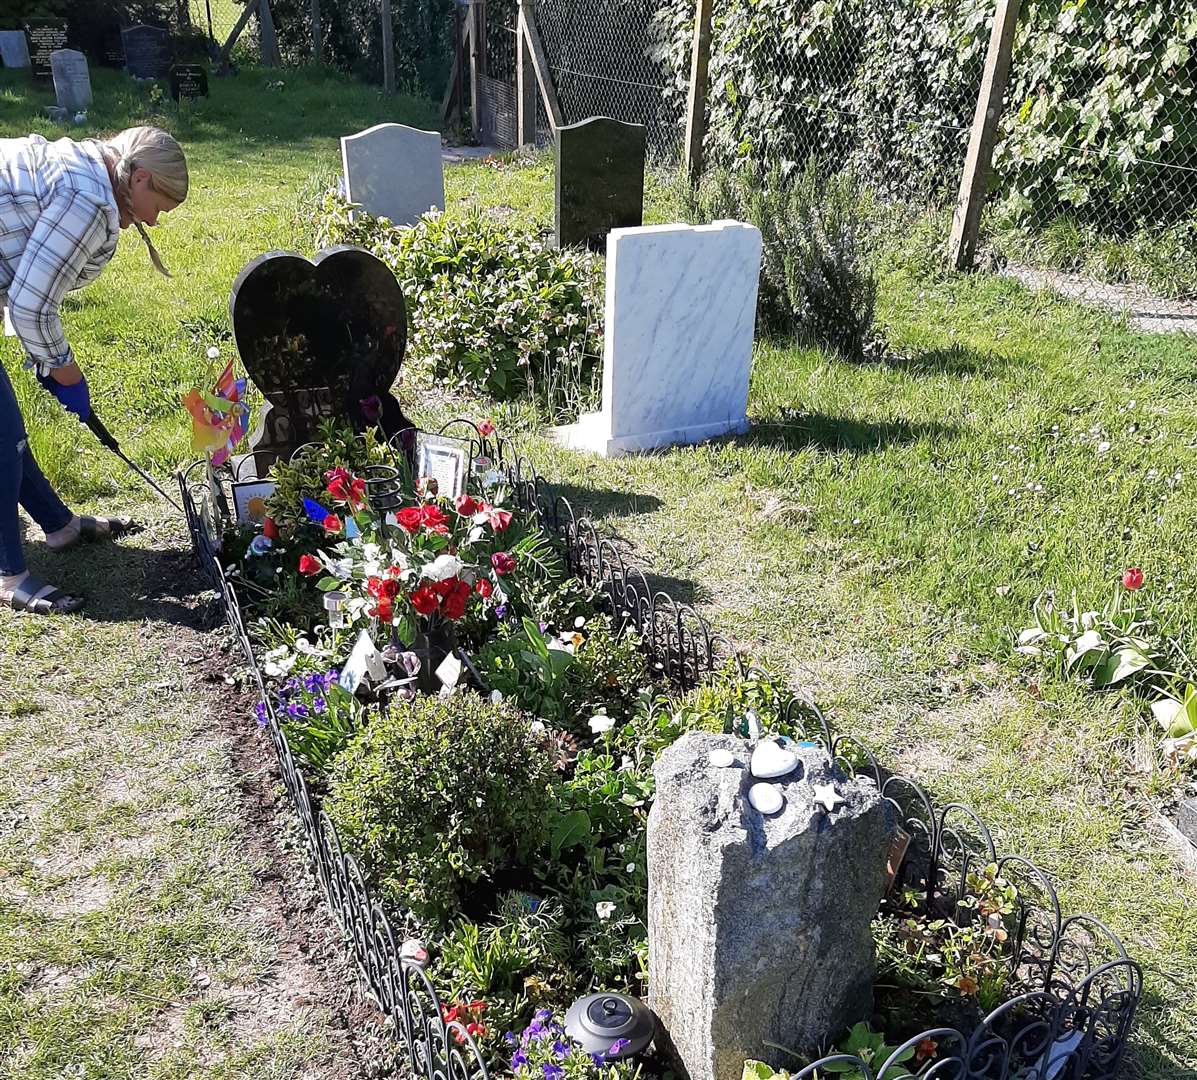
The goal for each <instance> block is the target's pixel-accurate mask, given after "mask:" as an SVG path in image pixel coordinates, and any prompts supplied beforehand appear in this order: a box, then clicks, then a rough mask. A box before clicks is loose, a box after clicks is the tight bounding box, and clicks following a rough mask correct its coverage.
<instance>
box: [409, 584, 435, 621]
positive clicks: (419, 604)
mask: <svg viewBox="0 0 1197 1080" xmlns="http://www.w3.org/2000/svg"><path fill="white" fill-rule="evenodd" d="M439 604H440V597H438V596H437V595H436V592H435V591H434V590H432V589H430V588H429V587H428V586H427V585H421V586H420V587H419V588H418V589H416V591H415V592H413V593H412V594H411V606H412V607H414V608H415V609H416V611H418V612H419V613H420V614H421V615H431V614H432V613H433V612H434V611H436V609H437V606H438V605H439Z"/></svg>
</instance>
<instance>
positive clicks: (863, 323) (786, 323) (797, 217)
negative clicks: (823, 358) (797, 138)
mask: <svg viewBox="0 0 1197 1080" xmlns="http://www.w3.org/2000/svg"><path fill="white" fill-rule="evenodd" d="M862 202H863V196H862V194H861V192H860V190H859V189H858V187H857V185H856V183H855V182H854V180H853V179H852V178H851V177H850V176H849V175H848V174H846V173H841V174H839V175H835V176H824V175H823V174H822V173H821V172H820V170H819V169H818V168H817V167H816V165H815V164H814V163H813V162H812V163H809V164H808V165H807V166H806V167H805V168H804V169H802V170H800V171H798V172H796V173H792V174H790V175H786V174H785V173H783V172H782V170H781V169H780V168H779V167H777V166H774V167H772V168H770V169H769V170H767V171H766V170H762V169H752V168H744V169H740V170H730V169H720V170H716V171H715V172H714V173H712V174H711V175H710V176H709V177H708V179H707V180H706V181H705V182H704V183H703V184H701V185H700V186H699V187H698V188H697V189H696V190H695V191H694V192H693V195H692V216H694V217H695V218H697V219H699V220H701V221H715V220H718V219H720V218H736V219H738V220H741V221H750V222H752V224H753V225H755V226H756V227H757V228H758V229H760V230H761V235H762V238H763V240H764V251H763V254H762V256H761V285H760V298H759V302H758V307H757V311H758V316H759V322H760V327H761V329H762V330H763V331H764V332H765V333H767V334H769V335H771V336H774V337H783V338H789V337H797V338H800V339H803V340H806V341H809V342H811V343H814V344H817V345H822V346H824V347H825V348H828V349H831V350H832V351H833V352H835V353H838V354H839V355H840V356H843V357H845V358H847V359H856V358H859V357H861V356H862V355H863V354H864V352H865V348H866V346H867V345H869V344H870V339H871V335H872V329H873V315H874V308H875V306H876V301H877V281H876V278H875V277H874V275H873V272H872V270H871V269H870V267H869V266H868V264H867V260H866V259H865V255H864V251H863V246H864V245H863V233H864V228H865V216H864V213H863V208H862Z"/></svg>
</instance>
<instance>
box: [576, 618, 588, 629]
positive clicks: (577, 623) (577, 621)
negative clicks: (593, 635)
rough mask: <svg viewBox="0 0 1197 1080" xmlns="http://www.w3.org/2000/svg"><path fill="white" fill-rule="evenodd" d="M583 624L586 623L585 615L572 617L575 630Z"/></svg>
mask: <svg viewBox="0 0 1197 1080" xmlns="http://www.w3.org/2000/svg"><path fill="white" fill-rule="evenodd" d="M585 625H586V616H585V615H579V616H578V617H577V618H576V619H574V629H575V630H581V629H582V627H583V626H585Z"/></svg>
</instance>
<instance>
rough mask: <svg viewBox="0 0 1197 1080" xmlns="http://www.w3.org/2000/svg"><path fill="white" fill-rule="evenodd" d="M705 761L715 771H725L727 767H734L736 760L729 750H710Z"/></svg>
mask: <svg viewBox="0 0 1197 1080" xmlns="http://www.w3.org/2000/svg"><path fill="white" fill-rule="evenodd" d="M707 760H708V761H709V762H710V763H711V764H712V765H714V766H715V768H716V769H726V768H727V767H728V766H729V765H734V764H735V763H736V759H735V757H734V756H733V755H732V752H731V751H730V750H712V751H711V752H710V753H709V754H708V755H707Z"/></svg>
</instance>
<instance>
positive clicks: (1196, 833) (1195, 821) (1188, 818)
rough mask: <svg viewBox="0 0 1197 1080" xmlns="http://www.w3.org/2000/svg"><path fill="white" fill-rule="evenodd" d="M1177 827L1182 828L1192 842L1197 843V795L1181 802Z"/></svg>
mask: <svg viewBox="0 0 1197 1080" xmlns="http://www.w3.org/2000/svg"><path fill="white" fill-rule="evenodd" d="M1176 827H1177V828H1178V829H1180V831H1181V832H1182V833H1183V834H1184V837H1185V839H1186V840H1188V841H1189V843H1190V844H1194V845H1197V797H1194V798H1191V799H1185V801H1184V802H1182V803H1181V804H1180V814H1179V815H1178V817H1177V820H1176Z"/></svg>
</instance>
